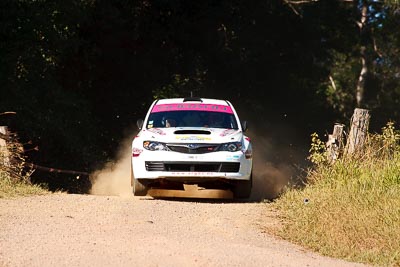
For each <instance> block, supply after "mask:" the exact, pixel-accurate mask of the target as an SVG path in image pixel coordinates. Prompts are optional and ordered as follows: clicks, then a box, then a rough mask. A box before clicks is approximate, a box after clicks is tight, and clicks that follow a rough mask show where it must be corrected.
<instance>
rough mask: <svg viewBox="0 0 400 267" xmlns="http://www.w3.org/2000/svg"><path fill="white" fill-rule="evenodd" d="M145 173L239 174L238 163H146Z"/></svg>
mask: <svg viewBox="0 0 400 267" xmlns="http://www.w3.org/2000/svg"><path fill="white" fill-rule="evenodd" d="M145 166H146V170H147V171H169V172H239V169H240V163H239V162H162V161H146V162H145Z"/></svg>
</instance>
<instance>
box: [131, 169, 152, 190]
mask: <svg viewBox="0 0 400 267" xmlns="http://www.w3.org/2000/svg"><path fill="white" fill-rule="evenodd" d="M131 186H132V191H133V195H134V196H145V195H147V191H148V187H147V186H146V185H145V183H143V182H142V181H141V179H135V177H133V170H132V164H131Z"/></svg>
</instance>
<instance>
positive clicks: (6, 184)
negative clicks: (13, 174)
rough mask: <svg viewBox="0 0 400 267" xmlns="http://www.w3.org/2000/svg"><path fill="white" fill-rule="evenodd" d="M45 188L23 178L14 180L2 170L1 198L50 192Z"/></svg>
mask: <svg viewBox="0 0 400 267" xmlns="http://www.w3.org/2000/svg"><path fill="white" fill-rule="evenodd" d="M48 193H49V191H47V190H46V189H45V188H43V187H40V186H38V185H33V184H30V183H29V182H27V181H23V180H14V179H11V178H10V177H9V175H8V174H7V173H6V172H1V171H0V198H10V197H18V196H30V195H43V194H48Z"/></svg>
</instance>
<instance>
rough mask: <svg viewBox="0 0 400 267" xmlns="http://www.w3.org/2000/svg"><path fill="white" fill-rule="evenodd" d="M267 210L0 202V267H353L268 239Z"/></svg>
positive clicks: (71, 198)
mask: <svg viewBox="0 0 400 267" xmlns="http://www.w3.org/2000/svg"><path fill="white" fill-rule="evenodd" d="M278 225H279V221H278V220H277V218H276V217H275V214H274V212H273V211H272V210H271V207H270V206H269V204H263V203H237V202H222V201H196V200H193V201H189V200H185V201H183V200H155V199H151V198H137V197H135V198H134V197H117V196H114V197H110V196H93V195H68V194H54V195H47V196H38V197H28V198H20V199H10V200H4V199H0V266H10V267H11V266H356V265H357V264H354V263H347V262H344V261H340V260H335V259H330V258H325V257H321V256H318V255H316V254H313V253H309V252H306V251H304V250H303V249H301V248H299V247H297V246H294V245H292V244H289V243H287V242H285V241H282V240H279V239H276V238H274V237H273V236H271V235H270V233H269V230H268V229H271V227H276V226H278Z"/></svg>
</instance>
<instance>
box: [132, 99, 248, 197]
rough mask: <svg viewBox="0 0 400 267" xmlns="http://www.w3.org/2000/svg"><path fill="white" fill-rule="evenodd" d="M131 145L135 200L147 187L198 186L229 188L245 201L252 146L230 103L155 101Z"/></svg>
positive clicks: (214, 101)
mask: <svg viewBox="0 0 400 267" xmlns="http://www.w3.org/2000/svg"><path fill="white" fill-rule="evenodd" d="M137 124H138V127H139V129H140V131H139V133H138V134H137V136H136V137H135V138H134V140H133V141H132V165H131V166H132V172H131V185H132V187H133V193H134V195H138V196H140V195H146V194H147V191H148V189H150V188H166V189H168V188H170V189H172V188H174V189H176V188H180V187H182V186H183V184H197V185H199V186H202V187H205V188H217V189H218V188H225V189H231V190H232V191H233V194H234V196H235V197H237V198H246V197H249V195H250V192H251V187H252V167H253V162H252V156H253V155H252V147H251V143H250V139H249V138H248V137H247V136H245V135H244V132H245V131H246V128H247V122H245V121H243V122H241V121H240V120H239V117H238V115H237V113H236V111H235V109H234V107H233V106H232V104H231V103H230V102H229V101H226V100H216V99H206V98H193V97H190V98H174V99H161V100H156V101H154V102H153V103H152V105H151V106H150V109H149V111H148V112H147V115H146V117H145V119H144V120H138V122H137Z"/></svg>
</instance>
